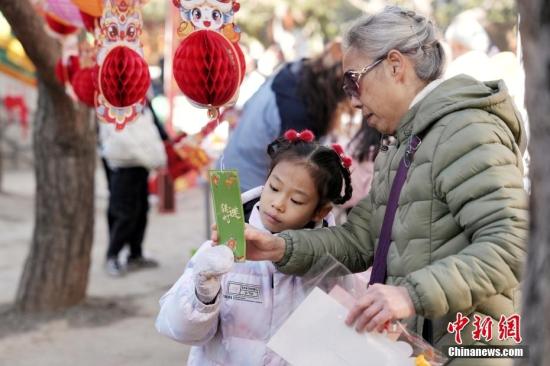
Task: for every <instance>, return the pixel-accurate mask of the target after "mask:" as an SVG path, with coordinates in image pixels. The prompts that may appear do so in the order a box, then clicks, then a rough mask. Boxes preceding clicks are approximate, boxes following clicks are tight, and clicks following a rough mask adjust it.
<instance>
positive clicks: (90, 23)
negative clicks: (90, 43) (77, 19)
mask: <svg viewBox="0 0 550 366" xmlns="http://www.w3.org/2000/svg"><path fill="white" fill-rule="evenodd" d="M80 16H81V17H82V23H84V27H85V28H86V30H87V31H88V32H90V33H93V32H94V29H95V24H96V19H97V17H94V16H92V15H90V14H87V13H84V12H83V11H80Z"/></svg>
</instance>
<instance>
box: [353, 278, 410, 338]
mask: <svg viewBox="0 0 550 366" xmlns="http://www.w3.org/2000/svg"><path fill="white" fill-rule="evenodd" d="M414 314H415V309H414V304H413V302H412V299H411V297H410V295H409V292H408V291H407V289H406V288H405V287H398V286H391V285H382V284H374V285H371V286H369V288H368V289H367V293H366V294H365V295H364V296H363V297H361V298H360V299H359V301H358V302H357V304H356V305H355V306H354V307H353V308H352V309H351V310H350V312H349V314H348V317H347V318H346V324H347V325H349V326H351V325H353V324H355V330H357V331H358V332H360V333H362V332H364V331H367V332H371V331H373V330H376V331H378V332H382V331H383V330H384V328H385V327H386V326H387V325H388V324H389V323H390V322H392V321H394V320H399V319H405V318H409V317H411V316H413V315H414Z"/></svg>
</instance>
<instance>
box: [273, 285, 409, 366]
mask: <svg viewBox="0 0 550 366" xmlns="http://www.w3.org/2000/svg"><path fill="white" fill-rule="evenodd" d="M347 314H348V310H347V309H346V308H345V307H344V306H343V305H341V304H339V303H338V302H337V301H336V300H334V299H333V298H331V297H330V296H329V295H327V294H326V293H324V292H323V291H321V290H320V289H318V288H315V289H314V290H313V291H312V292H311V293H310V294H309V296H308V297H307V298H306V299H305V300H304V301H303V302H302V303H301V304H300V306H299V307H298V308H297V309H296V310H295V311H294V313H293V314H292V315H291V316H290V317H289V318H288V319H287V320H286V322H285V323H284V324H283V325H282V326H281V328H280V329H279V330H278V331H277V333H275V334H274V335H273V337H272V338H271V340H270V341H269V343H268V344H267V346H268V347H269V348H270V349H271V350H273V351H274V352H275V353H277V354H278V355H279V356H281V357H282V358H284V359H285V360H286V361H287V362H288V363H290V364H292V365H294V366H311V365H316V366H364V365H376V366H383V365H387V366H403V365H414V358H411V357H410V355H411V354H412V348H411V346H410V345H409V344H407V343H405V342H394V341H391V340H390V339H388V338H387V337H386V336H385V335H383V334H380V333H364V334H359V333H357V332H356V331H355V330H354V328H353V327H348V326H347V325H346V324H345V322H344V320H345V318H346V316H347Z"/></svg>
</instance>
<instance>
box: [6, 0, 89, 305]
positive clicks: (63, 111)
mask: <svg viewBox="0 0 550 366" xmlns="http://www.w3.org/2000/svg"><path fill="white" fill-rule="evenodd" d="M0 11H2V13H3V14H4V16H5V17H6V19H7V20H8V22H9V23H10V25H11V26H12V30H13V32H14V34H15V36H16V37H17V38H18V39H19V41H20V42H21V43H22V45H23V47H24V48H25V51H26V53H27V55H28V56H29V58H30V59H31V60H32V62H33V63H34V65H35V66H36V69H37V77H38V92H39V93H38V107H37V112H36V116H35V120H34V129H33V131H34V132H33V148H34V164H35V173H36V186H37V189H36V204H35V215H36V216H35V227H34V234H33V239H32V244H31V250H30V253H29V255H28V258H27V261H26V264H25V268H24V271H23V274H22V277H21V281H20V283H19V288H18V291H17V296H16V302H15V308H16V310H19V311H22V312H37V311H53V310H59V309H63V308H66V307H69V306H72V305H75V304H78V303H79V302H81V301H82V300H83V299H84V297H85V293H86V286H87V283H88V272H89V268H90V252H91V246H92V242H93V224H94V220H93V219H94V170H95V141H96V132H95V125H94V122H93V119H92V114H91V111H90V109H89V108H87V107H85V106H84V105H83V104H80V103H76V102H73V101H72V100H71V99H70V98H69V96H67V94H66V93H65V91H64V88H63V87H62V86H61V85H60V84H59V83H58V82H57V80H56V79H55V76H54V75H55V73H54V65H55V62H56V60H57V59H58V58H59V57H60V56H61V49H60V45H59V43H58V42H57V41H55V40H54V39H53V38H51V37H50V36H48V35H47V34H46V33H45V32H44V22H43V21H42V19H41V17H40V16H39V15H38V14H37V12H36V11H35V9H34V8H33V6H32V5H31V3H30V2H29V0H17V1H13V0H0Z"/></svg>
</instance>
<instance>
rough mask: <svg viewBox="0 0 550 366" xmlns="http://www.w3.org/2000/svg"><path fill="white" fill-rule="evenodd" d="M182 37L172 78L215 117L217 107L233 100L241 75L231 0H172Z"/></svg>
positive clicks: (234, 3)
mask: <svg viewBox="0 0 550 366" xmlns="http://www.w3.org/2000/svg"><path fill="white" fill-rule="evenodd" d="M173 3H174V5H175V6H176V7H177V8H178V10H179V13H180V18H181V23H180V24H179V26H178V31H177V33H178V36H179V37H180V38H182V39H183V40H182V42H181V43H180V45H179V47H178V49H177V51H176V53H175V55H174V62H173V65H174V78H175V79H176V82H177V84H178V86H179V88H180V89H181V91H182V92H183V94H184V95H185V96H186V97H187V98H188V99H189V100H190V101H191V103H193V104H194V105H196V106H198V107H202V108H207V109H208V112H209V116H210V117H212V118H216V119H217V118H218V115H219V108H221V107H223V106H226V105H230V104H232V103H234V102H235V101H236V99H237V96H238V91H239V87H240V84H241V82H242V80H243V78H244V72H245V63H244V56H243V53H242V51H241V49H240V47H239V44H238V41H239V38H240V30H239V28H238V26H236V25H235V23H234V22H233V17H234V14H235V12H237V11H238V10H239V7H240V5H239V3H238V2H237V1H234V0H220V1H218V0H173Z"/></svg>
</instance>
